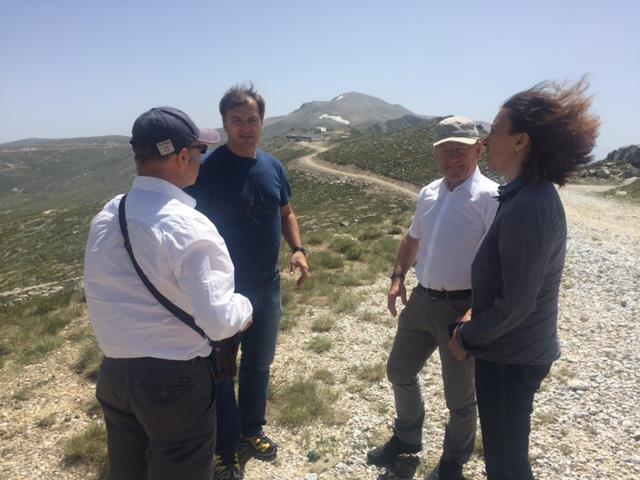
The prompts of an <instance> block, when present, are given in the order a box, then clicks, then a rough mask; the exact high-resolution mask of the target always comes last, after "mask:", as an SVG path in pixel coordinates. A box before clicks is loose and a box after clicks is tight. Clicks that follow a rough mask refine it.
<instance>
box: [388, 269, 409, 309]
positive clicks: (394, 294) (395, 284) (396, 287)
mask: <svg viewBox="0 0 640 480" xmlns="http://www.w3.org/2000/svg"><path fill="white" fill-rule="evenodd" d="M398 297H400V299H401V300H402V304H403V305H406V304H407V289H406V288H405V286H404V280H403V279H402V278H400V277H395V278H393V279H392V280H391V288H389V293H388V294H387V309H388V310H389V313H391V316H393V317H395V316H396V315H398V311H397V310H396V299H397V298H398Z"/></svg>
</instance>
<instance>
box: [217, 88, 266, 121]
mask: <svg viewBox="0 0 640 480" xmlns="http://www.w3.org/2000/svg"><path fill="white" fill-rule="evenodd" d="M249 99H253V100H255V101H256V103H257V104H258V112H259V113H260V120H264V110H265V103H264V98H262V95H260V94H259V93H258V92H257V91H256V89H255V88H254V87H253V83H251V82H249V83H245V84H242V85H236V86H234V87H231V88H230V89H229V90H227V91H226V92H225V94H224V96H223V97H222V100H220V115H222V121H223V122H224V116H225V114H226V113H227V111H228V110H231V109H232V108H236V107H239V106H241V105H245V104H246V103H247V102H248V101H249Z"/></svg>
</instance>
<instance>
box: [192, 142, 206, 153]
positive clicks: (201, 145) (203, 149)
mask: <svg viewBox="0 0 640 480" xmlns="http://www.w3.org/2000/svg"><path fill="white" fill-rule="evenodd" d="M189 148H195V149H197V150H200V153H201V154H202V155H204V154H205V153H207V150H208V149H209V145H207V144H206V143H198V144H197V145H191V146H190V147H189Z"/></svg>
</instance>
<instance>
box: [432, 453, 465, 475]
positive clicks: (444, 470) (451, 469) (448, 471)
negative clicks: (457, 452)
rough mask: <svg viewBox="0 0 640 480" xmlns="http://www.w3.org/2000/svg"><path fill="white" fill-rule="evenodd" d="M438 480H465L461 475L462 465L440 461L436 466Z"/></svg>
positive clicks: (453, 461) (449, 461) (450, 461)
mask: <svg viewBox="0 0 640 480" xmlns="http://www.w3.org/2000/svg"><path fill="white" fill-rule="evenodd" d="M436 478H437V479H438V480H466V479H465V478H464V476H463V475H462V465H460V464H459V463H458V462H456V461H455V460H444V459H442V458H441V459H440V463H439V464H438V476H437V477H436Z"/></svg>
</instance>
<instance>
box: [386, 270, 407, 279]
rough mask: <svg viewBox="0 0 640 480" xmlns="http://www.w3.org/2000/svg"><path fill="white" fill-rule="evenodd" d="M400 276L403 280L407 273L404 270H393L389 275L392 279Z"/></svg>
mask: <svg viewBox="0 0 640 480" xmlns="http://www.w3.org/2000/svg"><path fill="white" fill-rule="evenodd" d="M396 277H399V278H401V279H402V280H404V277H405V274H404V273H402V272H393V273H391V276H390V277H389V278H390V279H391V280H393V279H394V278H396Z"/></svg>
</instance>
